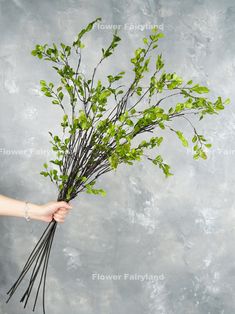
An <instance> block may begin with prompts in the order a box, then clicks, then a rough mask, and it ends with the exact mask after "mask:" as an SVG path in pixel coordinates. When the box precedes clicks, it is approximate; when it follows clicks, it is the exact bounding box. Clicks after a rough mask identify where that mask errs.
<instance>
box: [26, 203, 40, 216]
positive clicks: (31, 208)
mask: <svg viewBox="0 0 235 314" xmlns="http://www.w3.org/2000/svg"><path fill="white" fill-rule="evenodd" d="M25 214H26V213H25ZM27 214H28V216H29V218H30V219H38V218H39V216H40V214H41V206H40V205H36V204H33V203H27Z"/></svg>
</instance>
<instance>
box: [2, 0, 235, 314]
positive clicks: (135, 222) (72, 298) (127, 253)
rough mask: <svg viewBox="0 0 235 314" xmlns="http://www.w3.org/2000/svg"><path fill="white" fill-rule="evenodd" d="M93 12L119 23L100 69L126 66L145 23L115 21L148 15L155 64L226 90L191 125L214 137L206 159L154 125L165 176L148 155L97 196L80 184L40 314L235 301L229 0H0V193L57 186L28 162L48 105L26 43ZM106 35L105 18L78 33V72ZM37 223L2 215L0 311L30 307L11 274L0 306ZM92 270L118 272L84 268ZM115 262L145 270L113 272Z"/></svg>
mask: <svg viewBox="0 0 235 314" xmlns="http://www.w3.org/2000/svg"><path fill="white" fill-rule="evenodd" d="M98 16H101V17H102V18H103V21H102V23H103V24H120V25H121V31H120V35H121V37H122V42H121V44H120V47H121V48H120V50H119V52H120V53H117V54H115V56H114V57H113V59H112V60H113V62H107V64H106V65H105V66H104V69H106V70H107V71H110V72H112V71H114V70H115V71H116V70H127V69H129V70H130V67H129V57H131V53H132V51H133V49H134V48H136V47H137V46H138V45H139V43H141V38H142V37H143V36H144V33H145V31H141V30H130V29H128V27H127V28H125V27H124V25H125V24H126V23H128V24H132V25H137V27H138V25H145V24H146V23H147V24H157V25H160V26H161V27H162V28H163V31H164V33H165V35H166V37H165V39H163V40H162V41H161V45H160V50H161V51H163V53H164V59H165V60H167V62H166V63H167V69H169V70H170V71H176V72H177V73H178V74H179V75H182V76H183V77H185V78H186V79H188V78H193V79H194V80H195V81H196V82H199V83H201V84H206V85H208V86H209V88H210V89H211V95H212V97H214V96H216V95H221V96H222V97H225V98H226V97H230V98H231V100H232V102H231V105H230V106H229V107H228V108H227V109H226V110H225V111H224V112H223V113H221V115H220V116H218V117H212V118H207V119H206V120H205V121H204V122H203V123H201V124H200V125H198V127H199V130H200V132H201V133H204V134H205V136H206V137H207V138H209V139H210V140H211V142H212V143H213V148H212V150H211V152H210V153H209V158H208V160H207V161H194V160H193V159H192V157H191V152H190V151H187V150H185V149H184V148H183V147H181V145H180V143H179V142H178V141H177V140H176V139H175V137H174V136H172V135H166V139H167V140H166V142H165V144H163V146H162V149H161V151H162V154H163V156H164V157H165V159H166V161H167V162H168V163H169V164H170V165H171V166H172V171H173V172H174V176H173V177H171V178H169V179H167V180H166V179H165V178H164V176H163V175H162V174H161V172H160V171H159V169H157V168H156V167H154V166H153V165H151V164H150V163H147V162H144V163H142V164H136V165H134V166H133V167H125V166H122V167H120V168H119V169H118V171H117V172H116V173H109V174H107V175H106V176H105V177H103V178H102V179H101V180H100V184H99V185H100V186H101V187H103V188H105V189H106V190H107V196H106V198H102V197H94V196H89V195H85V194H83V195H81V196H80V197H79V198H78V199H77V200H76V201H74V202H73V204H74V209H73V211H72V213H71V215H70V216H69V217H68V219H67V221H66V223H65V224H64V225H60V226H59V228H58V230H57V235H56V240H55V242H54V246H53V250H52V255H51V259H50V267H49V272H48V281H47V310H48V312H47V313H57V314H64V313H65V312H67V313H72V314H75V313H79V314H100V313H102V314H127V313H128V314H129V313H131V314H132V313H133V314H134V313H135V314H172V313H174V314H183V313H187V314H209V313H211V314H231V313H235V298H234V291H235V266H234V265H235V250H234V243H235V208H234V207H235V200H234V193H233V188H234V181H235V179H234V178H235V168H234V154H235V144H234V130H235V111H234V108H233V98H234V74H235V57H234V55H235V41H234V31H235V3H234V1H232V0H224V1H218V0H214V1H211V0H194V1H193V0H187V1H186V0H184V1H183V0H181V1H177V0H169V1H161V0H159V1H158V0H147V1H140V0H135V1H130V0H127V1H123V0H120V1H113V0H105V1H91V0H88V1H82V0H81V1H76V0H68V1H65V0H59V1H55V0H50V1H45V0H41V1H29V0H28V1H27V0H1V1H0V30H1V39H0V69H1V70H0V94H1V100H0V149H1V153H0V173H1V174H0V193H1V194H5V195H8V196H11V197H14V198H19V199H22V200H29V201H31V202H35V203H45V202H47V201H49V200H53V199H55V198H56V189H55V188H54V187H53V186H52V185H51V184H50V182H49V181H48V180H46V179H44V178H43V177H41V176H40V175H39V172H40V171H41V166H42V164H43V163H44V162H45V161H46V160H48V159H49V156H48V154H47V151H48V149H49V145H48V141H49V136H48V133H47V132H48V130H52V131H54V130H56V125H57V124H58V118H59V117H60V113H59V111H57V110H56V108H55V107H53V106H52V105H50V103H49V101H48V99H46V98H45V97H43V96H42V94H41V93H40V86H39V80H41V79H46V80H49V79H50V78H51V79H52V80H53V79H54V78H55V76H54V73H53V72H52V71H51V70H50V69H49V67H48V66H47V64H46V62H42V61H39V60H37V59H36V58H33V57H32V56H31V55H30V52H31V50H32V49H33V48H34V45H35V44H37V43H42V44H43V43H52V42H56V43H58V42H61V41H64V42H67V43H70V42H71V41H72V40H73V39H74V38H75V35H76V34H77V32H78V31H79V30H80V29H81V28H82V27H84V26H85V25H86V24H87V23H88V22H90V21H91V20H93V19H95V18H96V17H98ZM110 39H111V31H108V30H100V29H99V30H98V29H96V30H94V32H92V33H90V35H89V36H87V41H86V42H87V46H88V49H87V52H86V53H87V63H86V64H85V65H84V71H88V70H89V68H92V66H93V65H94V64H96V62H97V60H98V59H97V52H98V51H100V49H101V47H103V46H104V45H106V44H107V43H108V42H109V40H110ZM102 75H104V73H103V72H102V71H101V72H99V76H100V77H101V78H102V77H103V76H102ZM182 128H184V126H182ZM187 128H188V127H187ZM24 150H26V152H25V151H24ZM22 151H23V152H22ZM45 226H46V225H45V224H43V223H40V222H31V223H30V224H28V223H27V222H26V221H24V220H23V219H18V218H6V217H4V218H1V220H0V297H1V303H0V313H1V314H15V313H17V314H21V313H30V312H31V309H30V307H29V308H27V309H26V310H23V307H22V304H20V303H19V299H20V297H21V295H22V293H23V291H24V290H23V289H22V287H21V289H19V292H18V293H17V294H16V296H15V297H14V298H13V299H12V300H11V301H10V303H9V304H8V305H6V304H5V300H6V291H7V290H8V289H9V288H10V286H11V285H12V283H13V282H14V280H15V279H16V278H17V276H18V275H19V272H20V271H21V268H22V266H23V265H24V262H25V261H26V258H27V256H28V254H29V253H30V251H31V249H32V248H33V245H34V243H35V242H36V240H37V239H38V238H39V236H40V234H41V232H42V230H43V229H44V228H45ZM94 273H97V274H100V275H102V274H105V275H111V274H119V275H121V276H122V278H121V279H120V280H114V279H113V280H108V279H106V280H97V279H95V280H94V279H92V274H94ZM125 274H138V275H144V274H148V276H149V278H148V280H144V281H141V280H131V279H130V278H128V279H126V280H125V279H124V275H125ZM150 276H155V277H154V278H150ZM39 305H41V303H40V299H39ZM30 306H32V305H31V303H30ZM35 313H41V310H39V308H37V309H36V311H35Z"/></svg>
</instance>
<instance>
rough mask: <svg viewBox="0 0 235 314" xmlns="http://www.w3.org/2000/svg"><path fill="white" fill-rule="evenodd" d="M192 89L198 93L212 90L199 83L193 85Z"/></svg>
mask: <svg viewBox="0 0 235 314" xmlns="http://www.w3.org/2000/svg"><path fill="white" fill-rule="evenodd" d="M190 90H191V91H193V92H195V93H198V94H204V93H209V91H210V90H209V89H208V88H207V87H205V86H199V85H198V84H196V85H194V86H193V87H191V88H190Z"/></svg>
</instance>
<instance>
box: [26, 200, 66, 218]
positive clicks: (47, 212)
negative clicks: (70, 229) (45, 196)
mask: <svg viewBox="0 0 235 314" xmlns="http://www.w3.org/2000/svg"><path fill="white" fill-rule="evenodd" d="M71 208H72V206H71V205H70V204H68V203H66V202H64V201H60V202H49V203H47V204H44V205H38V208H37V209H34V210H33V211H31V212H30V211H29V216H30V217H32V219H36V220H41V221H45V222H50V221H51V220H52V219H53V218H54V219H55V221H57V222H64V220H65V217H66V215H67V214H68V212H69V209H71Z"/></svg>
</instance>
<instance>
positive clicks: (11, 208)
mask: <svg viewBox="0 0 235 314" xmlns="http://www.w3.org/2000/svg"><path fill="white" fill-rule="evenodd" d="M25 206H26V203H25V202H23V201H19V200H15V199H12V198H9V197H6V196H3V195H0V216H14V217H25ZM39 211H40V207H39V205H35V204H32V203H28V214H29V216H30V217H31V218H34V216H35V214H36V213H38V212H39Z"/></svg>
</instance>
